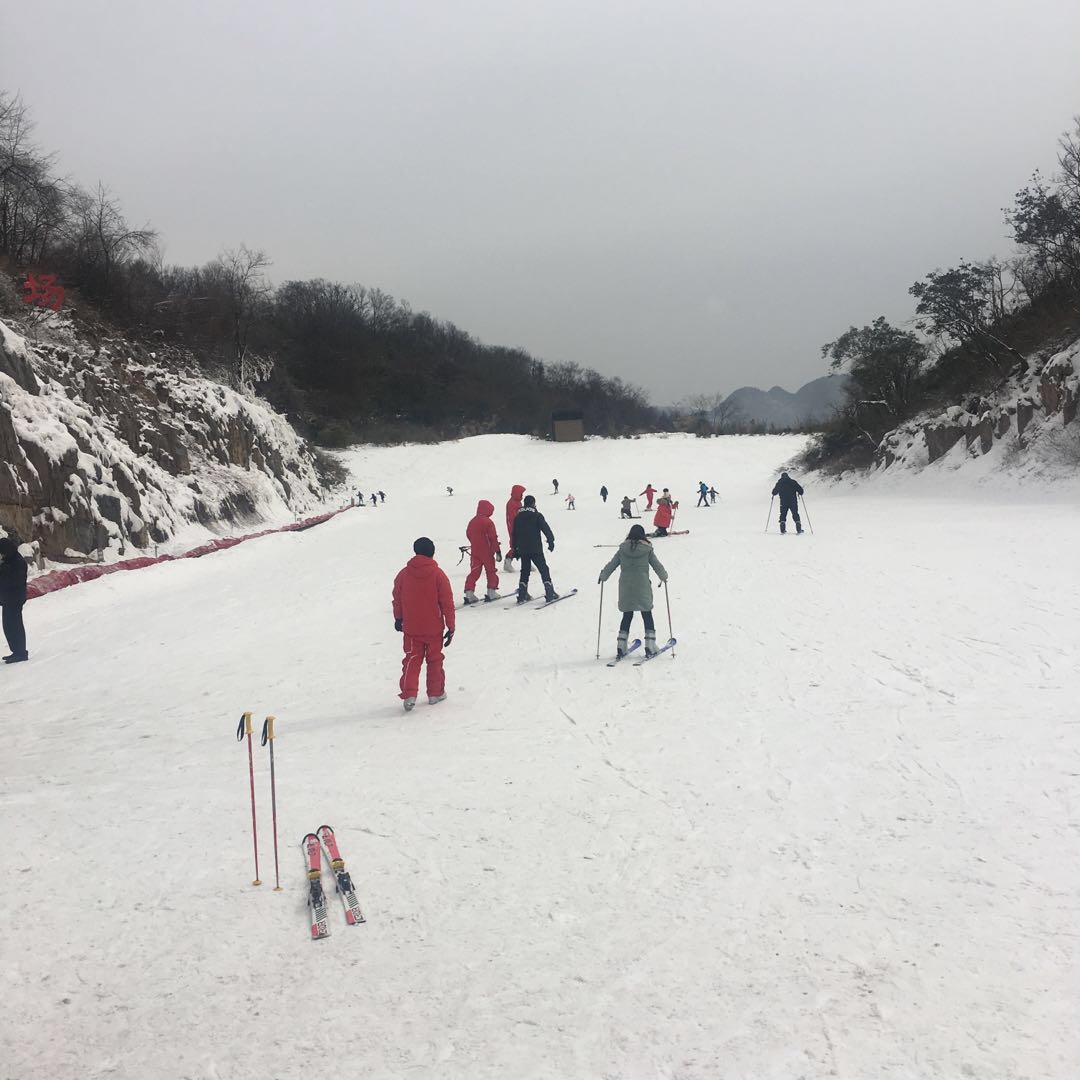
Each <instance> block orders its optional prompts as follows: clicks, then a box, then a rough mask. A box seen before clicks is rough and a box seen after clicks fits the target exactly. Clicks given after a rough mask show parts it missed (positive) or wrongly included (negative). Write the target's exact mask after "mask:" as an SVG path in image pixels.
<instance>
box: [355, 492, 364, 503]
mask: <svg viewBox="0 0 1080 1080" xmlns="http://www.w3.org/2000/svg"><path fill="white" fill-rule="evenodd" d="M356 505H357V506H365V505H366V503H365V502H364V493H363V492H362V491H358V492H357V493H356Z"/></svg>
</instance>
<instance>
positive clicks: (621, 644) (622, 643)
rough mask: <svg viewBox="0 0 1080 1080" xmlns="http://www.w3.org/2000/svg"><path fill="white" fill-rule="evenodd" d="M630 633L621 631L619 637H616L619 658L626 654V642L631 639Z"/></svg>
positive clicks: (616, 653)
mask: <svg viewBox="0 0 1080 1080" xmlns="http://www.w3.org/2000/svg"><path fill="white" fill-rule="evenodd" d="M629 637H630V634H629V632H628V633H625V634H624V633H623V632H622V631H621V630H620V631H619V636H618V638H616V639H615V656H616V658H617V659H621V658H622V657H624V656H625V655H626V642H627V640H628V639H629Z"/></svg>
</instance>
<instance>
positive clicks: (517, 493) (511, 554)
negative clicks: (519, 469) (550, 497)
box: [503, 484, 525, 574]
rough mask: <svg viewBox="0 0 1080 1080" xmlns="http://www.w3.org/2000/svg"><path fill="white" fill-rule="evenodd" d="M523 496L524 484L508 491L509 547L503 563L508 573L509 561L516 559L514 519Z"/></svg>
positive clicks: (507, 520)
mask: <svg viewBox="0 0 1080 1080" xmlns="http://www.w3.org/2000/svg"><path fill="white" fill-rule="evenodd" d="M524 494H525V485H524V484H515V485H514V486H513V487H512V488H511V489H510V498H509V499H507V500H506V536H507V543H508V544H509V545H510V546H509V548H508V549H507V552H506V562H504V563H503V569H504V570H505V571H506V572H507V573H508V574H509V573H510V560H511V559H516V558H517V552H516V551H514V518H516V517H517V516H518V511H519V510H520V509H521V497H522V495H524Z"/></svg>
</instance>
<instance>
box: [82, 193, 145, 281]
mask: <svg viewBox="0 0 1080 1080" xmlns="http://www.w3.org/2000/svg"><path fill="white" fill-rule="evenodd" d="M72 202H73V205H74V220H73V222H72V236H71V240H72V246H73V248H74V250H75V255H76V263H77V265H78V266H79V269H80V271H81V272H82V274H84V275H86V276H87V277H88V278H89V279H90V283H91V285H92V287H93V288H95V289H96V290H98V291H100V292H107V290H108V288H109V285H110V283H111V281H112V276H113V273H114V272H115V270H116V268H117V266H119V265H121V264H122V263H124V262H126V261H127V260H128V259H130V258H131V257H132V256H134V255H141V254H145V253H147V252H149V251H151V250H152V249H153V247H154V242H155V240H156V239H157V233H156V232H155V231H154V230H153V229H151V228H150V227H149V226H146V225H144V226H143V227H142V228H141V229H133V228H132V227H131V226H130V225H128V223H127V219H126V218H125V217H124V215H123V212H122V211H121V210H120V204H119V203H118V202H117V200H116V199H114V198H113V197H112V195H111V194H110V192H109V189H108V188H107V187H106V186H105V185H104V184H102V183H100V182H99V183H98V186H97V188H96V190H95V191H94V192H93V193H91V192H88V191H82V190H78V189H76V191H75V192H74V194H73V196H72Z"/></svg>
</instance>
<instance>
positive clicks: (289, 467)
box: [0, 320, 325, 562]
mask: <svg viewBox="0 0 1080 1080" xmlns="http://www.w3.org/2000/svg"><path fill="white" fill-rule="evenodd" d="M35 333H37V334H38V335H39V340H37V341H34V342H30V341H28V340H27V339H26V338H25V337H23V336H21V335H19V334H17V333H16V332H15V331H14V330H13V329H12V328H11V327H10V326H8V325H6V324H4V323H2V322H0V454H2V458H3V463H4V466H5V467H4V468H2V469H0V527H4V528H6V529H8V531H10V532H12V533H14V535H16V536H17V537H18V539H19V540H20V541H21V542H23V543H33V544H36V545H37V546H38V549H39V550H40V551H41V552H42V553H43V555H44V556H45V557H46V558H48V559H52V560H57V561H59V562H71V561H75V562H78V561H84V560H85V559H86V558H87V557H88V556H91V555H94V556H96V557H99V558H105V559H107V560H111V559H115V558H119V557H121V556H124V555H127V556H129V557H130V556H131V555H134V554H153V553H154V551H155V550H157V549H159V548H160V549H161V550H172V551H175V550H178V549H181V548H183V547H185V546H186V547H191V546H194V545H195V544H198V543H199V542H201V541H203V540H205V539H206V538H207V537H208V536H213V535H219V534H221V533H222V532H238V531H244V530H245V529H251V528H254V527H256V526H257V525H259V524H260V523H264V522H275V521H285V520H291V519H292V518H293V517H294V515H297V514H307V513H309V512H311V511H312V510H314V509H316V508H317V507H319V506H320V505H321V504H322V503H323V501H324V499H325V495H324V493H323V491H322V490H321V486H320V484H319V481H318V478H317V476H316V473H315V469H314V464H313V461H312V458H311V454H310V452H309V451H308V449H307V447H306V446H305V444H304V443H303V440H301V439H300V438H299V437H298V436H297V435H296V433H295V432H294V431H293V429H292V428H291V427H290V426H289V424H288V422H287V421H286V420H285V419H284V417H281V416H278V415H277V414H275V413H274V412H273V411H272V410H271V409H270V408H269V407H268V406H266V405H265V404H264V403H260V402H257V401H254V400H250V399H248V398H245V397H243V396H242V395H240V394H237V393H235V392H233V391H232V390H229V389H228V388H226V387H224V386H221V385H219V384H217V383H214V382H211V381H209V380H207V379H205V378H201V377H198V376H197V375H195V374H193V373H191V372H190V371H185V370H182V369H181V367H180V366H179V365H181V364H185V363H186V364H190V363H191V358H190V357H185V356H184V355H183V354H181V353H179V352H177V351H176V350H171V351H170V353H169V357H168V361H169V363H168V364H166V363H164V362H163V361H160V360H159V359H158V357H157V355H156V354H155V353H148V352H146V350H145V349H143V348H142V347H140V346H135V345H132V344H130V343H128V342H124V341H111V342H107V343H105V344H104V345H103V344H101V343H100V342H99V343H97V344H96V345H93V344H91V343H90V342H89V341H88V340H87V339H86V337H85V335H84V334H82V333H81V332H77V331H76V330H75V329H73V327H72V325H70V324H68V323H66V322H64V321H63V320H58V321H57V324H56V325H55V326H53V325H52V324H50V323H45V324H43V325H41V326H38V327H36V329H35Z"/></svg>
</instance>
